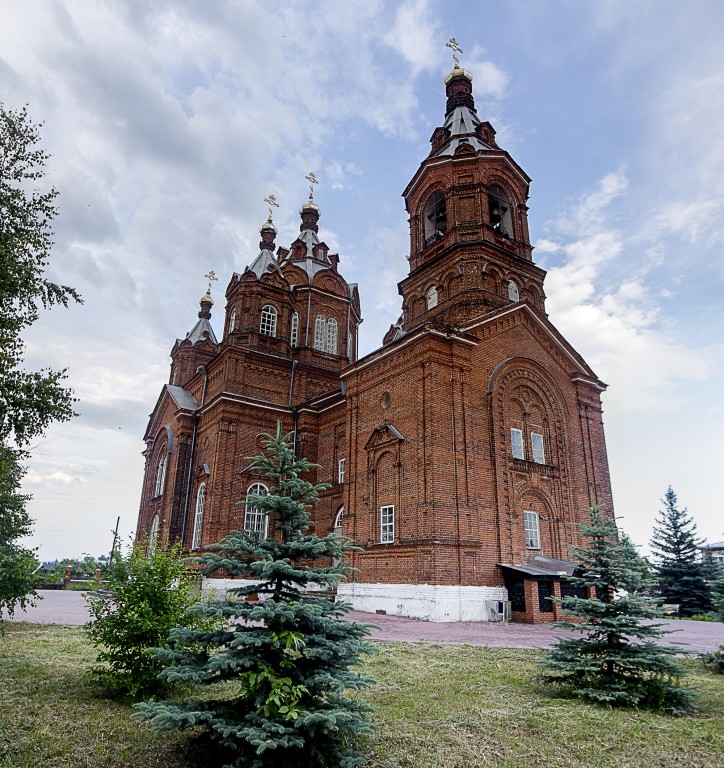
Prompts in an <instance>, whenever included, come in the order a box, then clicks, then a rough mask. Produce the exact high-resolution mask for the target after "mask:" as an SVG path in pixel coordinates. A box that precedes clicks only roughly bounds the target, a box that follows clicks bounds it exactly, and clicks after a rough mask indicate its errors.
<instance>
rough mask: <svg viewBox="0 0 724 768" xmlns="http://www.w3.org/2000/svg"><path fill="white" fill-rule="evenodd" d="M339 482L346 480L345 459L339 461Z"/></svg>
mask: <svg viewBox="0 0 724 768" xmlns="http://www.w3.org/2000/svg"><path fill="white" fill-rule="evenodd" d="M337 482H338V483H340V485H341V484H342V483H343V482H344V459H340V460H339V461H338V462H337Z"/></svg>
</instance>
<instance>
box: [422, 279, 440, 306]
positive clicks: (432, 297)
mask: <svg viewBox="0 0 724 768" xmlns="http://www.w3.org/2000/svg"><path fill="white" fill-rule="evenodd" d="M437 302H438V293H437V286H435V285H431V286H430V287H429V288H428V289H427V293H425V303H426V306H427V309H432V308H433V307H436V306H437Z"/></svg>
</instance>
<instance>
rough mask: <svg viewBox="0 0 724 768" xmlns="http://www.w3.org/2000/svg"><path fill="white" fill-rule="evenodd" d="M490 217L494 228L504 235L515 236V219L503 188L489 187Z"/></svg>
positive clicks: (494, 185) (495, 185)
mask: <svg viewBox="0 0 724 768" xmlns="http://www.w3.org/2000/svg"><path fill="white" fill-rule="evenodd" d="M488 215H489V216H490V225H491V226H492V228H493V229H494V230H495V231H496V232H498V233H500V234H501V235H503V237H512V236H513V217H512V215H511V211H510V200H509V199H508V195H507V194H506V192H505V190H504V189H503V188H502V187H499V186H498V185H497V184H493V185H491V186H490V187H488Z"/></svg>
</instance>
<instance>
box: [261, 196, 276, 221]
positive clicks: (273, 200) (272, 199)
mask: <svg viewBox="0 0 724 768" xmlns="http://www.w3.org/2000/svg"><path fill="white" fill-rule="evenodd" d="M264 202H265V203H268V205H269V221H271V220H272V209H271V207H272V206H274V207H275V208H278V207H279V203H278V202H277V199H276V197H274V195H269V197H265V198H264Z"/></svg>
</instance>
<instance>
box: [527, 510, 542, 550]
mask: <svg viewBox="0 0 724 768" xmlns="http://www.w3.org/2000/svg"><path fill="white" fill-rule="evenodd" d="M523 530H524V532H525V548H526V549H540V521H539V519H538V513H537V512H534V511H533V510H531V509H526V510H525V511H524V512H523Z"/></svg>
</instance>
